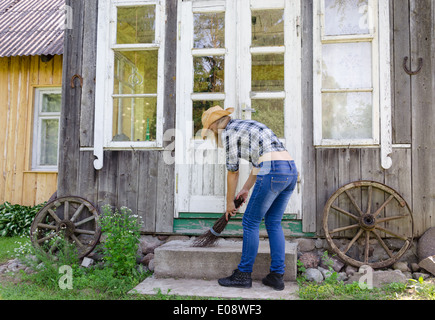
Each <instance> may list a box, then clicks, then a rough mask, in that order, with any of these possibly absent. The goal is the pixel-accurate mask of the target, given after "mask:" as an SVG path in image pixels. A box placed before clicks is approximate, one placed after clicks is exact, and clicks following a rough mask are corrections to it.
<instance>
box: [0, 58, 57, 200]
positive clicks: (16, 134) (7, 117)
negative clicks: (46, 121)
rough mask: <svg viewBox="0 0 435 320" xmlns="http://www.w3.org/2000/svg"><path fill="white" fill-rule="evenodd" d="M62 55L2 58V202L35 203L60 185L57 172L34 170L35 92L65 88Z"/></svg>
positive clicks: (0, 151)
mask: <svg viewBox="0 0 435 320" xmlns="http://www.w3.org/2000/svg"><path fill="white" fill-rule="evenodd" d="M61 85H62V56H55V57H54V58H53V59H51V60H50V61H48V62H42V61H41V59H40V57H39V56H32V57H30V56H23V57H5V58H0V203H3V202H5V201H8V202H11V203H13V204H22V205H28V206H33V205H35V204H39V203H42V202H44V201H47V200H48V199H49V198H50V196H51V195H52V194H53V193H54V192H55V191H56V188H57V172H37V171H31V156H32V143H33V142H32V137H33V131H32V125H33V118H34V101H33V100H34V92H35V88H38V87H50V86H53V87H61Z"/></svg>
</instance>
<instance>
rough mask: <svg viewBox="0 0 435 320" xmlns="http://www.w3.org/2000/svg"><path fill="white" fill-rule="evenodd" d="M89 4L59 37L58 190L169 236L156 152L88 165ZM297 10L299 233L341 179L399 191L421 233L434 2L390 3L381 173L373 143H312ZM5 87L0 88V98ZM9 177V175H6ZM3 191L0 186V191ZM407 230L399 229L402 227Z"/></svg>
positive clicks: (169, 43) (309, 60) (91, 101)
mask: <svg viewBox="0 0 435 320" xmlns="http://www.w3.org/2000/svg"><path fill="white" fill-rule="evenodd" d="M97 2H98V1H97V0H67V1H66V4H67V5H69V6H71V7H72V8H73V10H74V16H73V18H74V21H73V28H72V29H69V30H66V36H65V52H68V54H67V55H66V57H65V58H64V67H63V77H64V81H63V94H64V99H63V113H62V117H61V132H60V135H61V138H60V156H59V157H60V167H59V179H58V183H59V188H58V189H59V190H58V194H59V196H63V195H77V196H82V197H84V198H86V199H88V200H90V201H92V202H94V203H95V204H97V205H98V206H100V207H101V206H102V205H104V204H111V205H114V206H118V207H119V206H123V205H124V206H128V207H129V208H131V209H132V210H133V211H134V212H135V213H137V214H139V215H140V216H141V217H142V218H143V221H144V224H143V228H142V231H143V232H146V233H171V232H173V230H174V229H173V228H174V218H173V217H174V198H175V195H174V192H175V188H174V186H175V176H174V166H173V165H167V164H165V162H164V161H163V152H162V150H128V151H127V150H105V151H104V166H103V168H102V169H101V170H99V171H97V170H95V169H94V167H93V160H94V156H93V152H92V151H93V150H92V148H93V141H94V120H95V117H96V116H98V115H95V114H94V107H95V103H98V101H95V72H96V71H95V62H96V61H95V60H96V56H95V52H96V32H97V31H96V29H97ZM301 7H302V19H301V20H302V38H303V39H302V41H303V47H302V50H303V52H302V80H301V81H302V97H304V98H303V99H302V139H303V148H302V152H303V155H302V157H303V159H302V163H303V164H304V170H303V172H304V176H303V177H302V191H303V200H302V203H303V204H302V211H303V214H302V225H301V228H300V225H299V224H298V225H297V231H298V234H304V233H305V234H308V233H317V234H318V235H322V233H323V230H322V216H323V207H324V205H325V203H326V201H327V200H328V198H329V197H330V196H331V195H332V194H333V193H334V192H335V191H336V190H337V189H338V188H340V187H341V186H343V185H345V184H347V183H349V182H352V181H356V180H373V181H377V182H381V183H384V184H386V185H388V186H390V187H392V188H393V189H395V190H397V191H398V192H399V193H400V194H401V195H402V196H403V197H404V198H405V200H406V201H407V202H408V204H409V205H410V206H411V208H412V209H413V212H414V222H415V230H414V236H416V237H418V236H420V235H421V234H422V233H423V232H424V231H425V230H427V229H428V228H429V227H432V226H435V184H434V183H433V177H434V170H435V161H434V160H433V159H434V157H435V142H434V138H433V137H434V136H435V126H434V123H435V119H434V117H435V115H434V112H433V111H434V101H435V56H434V52H435V40H434V39H435V25H434V21H435V2H434V1H432V0H390V18H391V19H390V20H391V24H390V28H391V32H390V34H391V80H392V81H391V92H392V101H393V105H392V129H393V130H392V141H393V146H394V147H393V153H392V155H391V158H392V160H393V165H392V167H391V168H390V169H388V170H384V169H382V166H381V156H380V149H379V148H378V147H365V148H315V147H314V146H313V45H312V41H313V0H307V1H305V0H303V1H301ZM166 13H167V19H166V22H165V28H166V33H165V36H166V48H165V55H166V57H165V89H164V90H165V92H164V115H165V116H164V117H165V123H164V128H163V131H165V130H167V129H172V128H175V108H176V107H181V106H176V100H175V82H176V78H175V75H176V52H177V50H176V38H177V1H176V0H167V1H166ZM407 56H408V57H409V58H410V59H409V63H411V65H412V68H413V69H416V68H417V65H418V59H419V58H423V59H424V66H423V68H422V71H421V73H420V74H418V75H415V76H410V75H408V74H406V73H405V72H404V70H403V61H404V58H405V57H407ZM8 67H9V66H8ZM2 68H5V66H4V65H2V64H1V63H0V71H1V70H2ZM15 68H17V67H15ZM75 74H79V75H81V76H82V77H83V87H82V88H80V86H78V85H77V84H78V83H77V82H76V87H75V88H71V86H70V79H71V77H72V76H73V75H75ZM13 80H14V81H16V80H15V78H14V79H13ZM0 81H1V79H0ZM179 81H182V79H179ZM5 90H6V89H5V88H2V87H0V95H1V94H2V93H3V92H6V91H7V90H6V91H5ZM2 116H3V115H0V126H1V128H9V127H8V125H7V121H9V120H8V119H9V118H8V117H11V118H12V117H16V116H17V113H16V112H15V114H14V115H12V114H10V115H9V114H8V115H6V116H3V117H2ZM5 117H6V119H5ZM2 121H3V122H2ZM97 121H98V119H97ZM1 128H0V129H1ZM12 132H14V133H15V131H12ZM1 139H2V137H0V150H5V148H7V147H5V146H2V143H3V144H4V142H2V140H1ZM165 143H170V142H165ZM3 156H4V154H3V153H2V154H0V157H3ZM0 159H1V158H0ZM0 163H1V165H2V166H3V167H4V168H7V166H6V164H3V163H2V162H0ZM9 166H10V164H9ZM3 167H2V168H3ZM3 170H5V169H3ZM26 177H28V178H27V179H28V182H29V185H30V186H34V185H36V184H37V183H38V182H37V179H36V178H35V179H34V180H32V176H26ZM0 179H6V176H0ZM8 179H11V178H10V177H9V176H8ZM0 181H1V180H0ZM26 181H27V180H26ZM23 183H24V182H23ZM26 185H27V184H26ZM0 188H1V185H0ZM3 188H4V187H3ZM30 188H32V187H30ZM4 192H5V190H2V189H0V194H1V193H4ZM379 201H382V200H381V199H380V200H379ZM340 205H341V204H340ZM346 205H347V204H345V203H344V204H343V206H346ZM186 214H189V213H186ZM187 218H188V219H191V218H192V217H191V216H190V215H189V216H188V217H186V219H187ZM181 222H182V221H178V222H175V223H181ZM189 223H191V222H189ZM192 223H194V222H192ZM181 227H183V228H184V226H181ZM408 227H409V226H406V225H403V226H402V228H403V230H405V229H407V228H408ZM399 229H400V228H399ZM397 231H398V232H400V231H401V230H397ZM186 233H188V230H186Z"/></svg>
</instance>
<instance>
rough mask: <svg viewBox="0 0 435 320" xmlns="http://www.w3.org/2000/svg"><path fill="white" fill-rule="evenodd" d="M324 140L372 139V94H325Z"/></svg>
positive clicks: (323, 95) (323, 100)
mask: <svg viewBox="0 0 435 320" xmlns="http://www.w3.org/2000/svg"><path fill="white" fill-rule="evenodd" d="M322 106H323V118H322V119H323V138H324V139H371V138H373V137H372V126H373V124H372V109H373V108H372V94H371V93H370V92H352V93H324V94H322Z"/></svg>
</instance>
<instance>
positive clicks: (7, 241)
mask: <svg viewBox="0 0 435 320" xmlns="http://www.w3.org/2000/svg"><path fill="white" fill-rule="evenodd" d="M27 242H29V239H27V238H22V237H0V264H1V263H5V262H6V261H8V260H10V259H13V258H14V257H13V254H14V249H15V248H18V247H20V246H21V245H22V244H24V243H27Z"/></svg>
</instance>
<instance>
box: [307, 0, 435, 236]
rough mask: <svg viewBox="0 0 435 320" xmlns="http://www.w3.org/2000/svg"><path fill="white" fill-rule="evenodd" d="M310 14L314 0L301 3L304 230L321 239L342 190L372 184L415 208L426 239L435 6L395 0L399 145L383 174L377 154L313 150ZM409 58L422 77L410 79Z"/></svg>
mask: <svg viewBox="0 0 435 320" xmlns="http://www.w3.org/2000/svg"><path fill="white" fill-rule="evenodd" d="M312 16H313V15H312V1H303V23H304V25H303V27H304V28H303V32H304V34H303V36H304V40H303V43H304V47H303V50H304V52H303V55H302V57H303V70H304V71H303V80H302V82H303V83H302V85H303V93H302V94H303V96H304V97H308V98H307V99H305V100H304V102H303V103H304V106H303V111H304V114H303V137H304V155H303V157H304V161H303V163H304V164H305V172H304V195H307V196H305V197H304V200H303V204H304V211H303V212H304V214H303V219H304V221H303V228H304V231H305V232H313V231H317V233H318V234H322V233H323V230H322V217H323V207H324V205H325V203H326V201H327V200H328V198H329V197H330V196H331V195H332V194H333V193H334V191H336V190H337V189H338V188H339V187H341V186H343V185H345V184H347V183H349V182H352V181H355V180H373V181H377V182H381V183H384V184H386V185H388V186H390V187H392V188H394V189H396V190H397V191H398V192H399V193H400V194H401V195H402V196H403V197H404V198H405V200H406V201H407V202H408V204H409V205H410V206H411V208H412V209H413V214H414V227H415V228H414V235H415V236H417V237H418V236H421V235H422V233H423V232H424V231H426V230H427V229H428V228H429V227H433V226H435V183H434V181H433V178H434V176H435V172H434V170H435V160H434V159H435V139H434V137H435V126H434V123H435V114H434V109H435V2H434V1H432V0H390V20H391V58H392V59H391V67H392V68H391V76H392V78H391V79H392V81H391V83H392V97H393V106H392V121H393V144H394V145H395V147H394V149H393V150H394V151H393V154H392V160H393V166H392V167H391V168H390V169H389V170H384V169H382V167H381V164H380V154H379V153H380V150H379V149H378V148H361V149H358V148H354V149H347V148H318V149H316V148H314V147H313V144H312V139H313V135H312V132H313V130H312V129H313V128H312V98H311V97H312V81H313V79H312V72H310V71H311V70H312V45H311V43H312V23H313V22H312ZM405 57H409V61H410V63H411V64H412V69H413V70H415V69H417V66H418V59H419V58H423V61H424V65H423V68H422V71H421V73H419V74H418V75H414V76H410V75H408V74H407V73H405V71H404V69H403V61H404V58H405ZM408 63H409V62H408ZM313 193H315V194H316V197H313V196H312V195H313ZM313 212H314V213H315V214H313ZM407 227H408V226H405V225H404V226H403V228H404V229H406V228H407Z"/></svg>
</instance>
